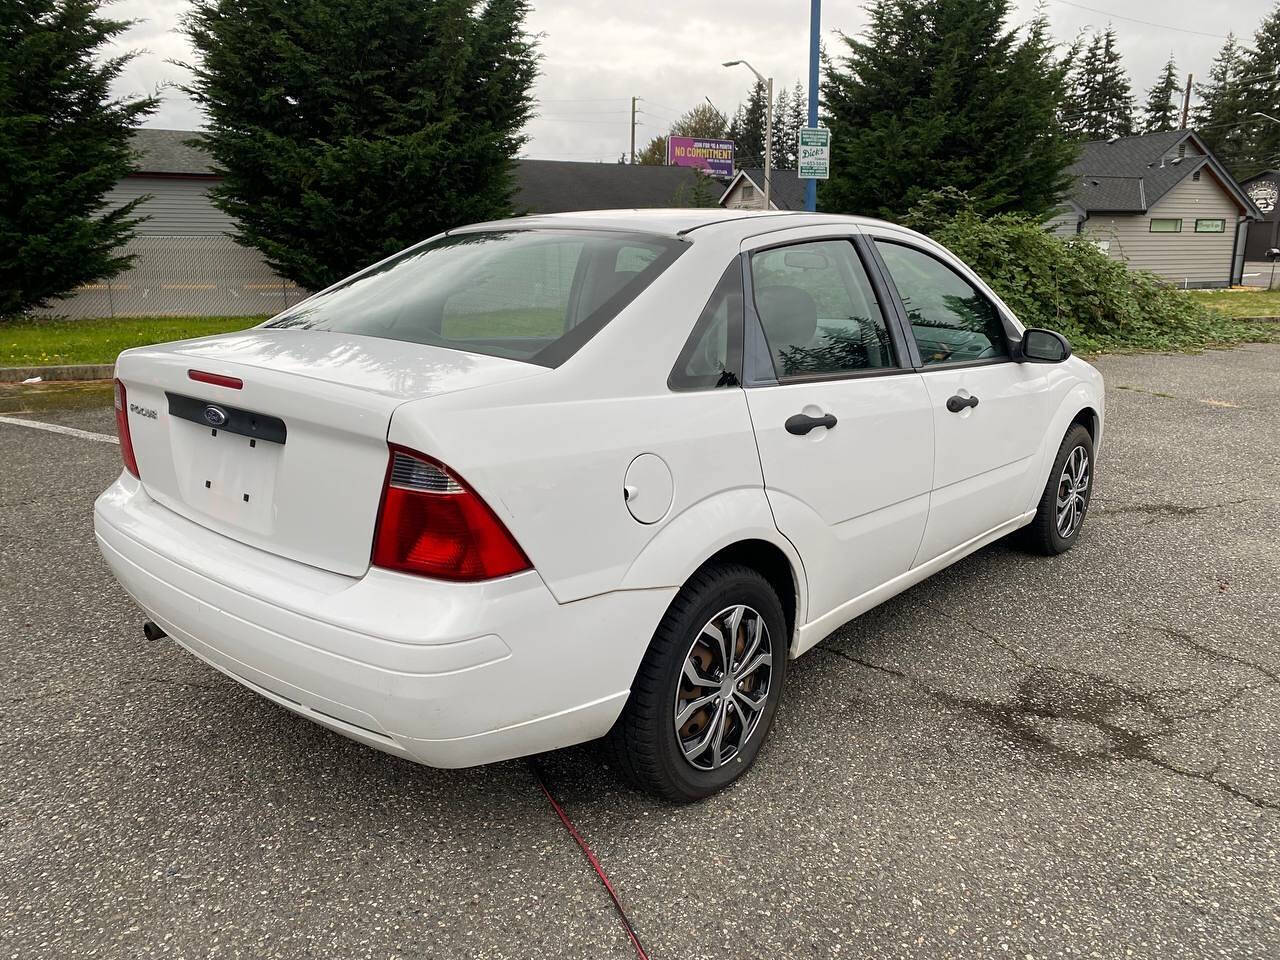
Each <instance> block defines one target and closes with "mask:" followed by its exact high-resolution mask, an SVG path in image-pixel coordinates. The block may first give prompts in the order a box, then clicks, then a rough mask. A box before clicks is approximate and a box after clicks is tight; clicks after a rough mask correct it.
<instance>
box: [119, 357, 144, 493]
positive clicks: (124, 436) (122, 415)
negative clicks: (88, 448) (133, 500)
mask: <svg viewBox="0 0 1280 960" xmlns="http://www.w3.org/2000/svg"><path fill="white" fill-rule="evenodd" d="M116 436H117V437H119V438H120V459H121V460H123V461H124V468H125V469H126V470H128V471H129V472H130V473H132V474H133V475H134V476H135V477H137V478H138V479H139V480H141V479H142V475H141V474H139V473H138V458H137V457H135V456H134V455H133V438H132V437H131V436H129V395H128V394H127V393H126V392H125V389H124V384H123V383H121V382H120V381H119V380H116Z"/></svg>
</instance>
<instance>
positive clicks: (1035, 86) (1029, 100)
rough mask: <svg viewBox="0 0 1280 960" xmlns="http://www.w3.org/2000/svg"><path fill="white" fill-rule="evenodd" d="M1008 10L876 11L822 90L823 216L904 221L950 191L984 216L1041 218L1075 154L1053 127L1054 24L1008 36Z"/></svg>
mask: <svg viewBox="0 0 1280 960" xmlns="http://www.w3.org/2000/svg"><path fill="white" fill-rule="evenodd" d="M1009 11H1010V3H1009V0H874V2H873V3H872V4H871V6H870V7H869V8H868V13H869V15H870V25H869V26H868V28H867V31H866V34H865V35H864V36H862V37H851V36H847V35H844V36H842V38H841V39H842V42H843V44H844V48H845V49H844V55H843V56H842V57H840V58H839V59H837V60H830V59H828V60H827V61H826V63H825V67H824V79H823V87H822V95H823V106H824V114H825V120H826V123H827V126H829V127H830V129H831V135H832V158H831V161H832V171H831V179H830V180H828V181H827V182H826V183H825V184H822V185H820V190H819V201H820V205H821V206H822V208H823V209H824V210H832V211H840V212H846V213H862V214H879V215H881V216H885V217H889V218H897V217H901V216H902V215H903V214H905V213H906V211H907V209H908V208H910V207H911V206H912V205H913V204H914V203H915V202H916V200H917V199H919V198H920V197H921V196H923V195H924V194H926V193H929V192H930V191H932V190H937V189H939V188H942V187H946V186H951V187H955V188H958V189H960V190H963V191H965V192H966V193H968V194H969V195H970V196H971V197H972V198H973V201H974V205H975V207H976V208H977V209H978V210H979V211H980V212H982V213H995V212H999V211H1019V212H1024V213H1029V214H1032V215H1036V216H1039V215H1045V214H1048V213H1049V212H1050V211H1052V210H1053V209H1055V208H1056V207H1057V206H1058V204H1059V203H1060V198H1061V196H1062V194H1063V192H1064V191H1065V189H1066V187H1067V186H1068V183H1069V178H1068V177H1067V176H1066V175H1065V172H1064V171H1065V168H1066V167H1067V166H1068V165H1069V164H1070V163H1071V161H1072V159H1073V158H1074V156H1075V150H1076V148H1075V146H1074V145H1073V144H1072V143H1071V142H1070V140H1069V139H1068V138H1067V137H1066V136H1065V135H1064V132H1063V130H1062V128H1061V125H1060V122H1059V120H1058V116H1057V114H1058V109H1059V105H1060V102H1061V99H1062V95H1063V74H1062V69H1061V67H1060V66H1059V64H1058V63H1056V62H1055V60H1054V58H1053V46H1052V44H1051V42H1050V41H1049V35H1048V23H1047V21H1046V20H1045V19H1044V18H1043V17H1037V18H1035V19H1034V20H1032V21H1031V23H1030V24H1028V25H1027V27H1026V29H1025V31H1024V32H1023V33H1022V34H1021V36H1019V31H1017V30H1016V29H1010V28H1009V27H1008V26H1007V21H1008V17H1009Z"/></svg>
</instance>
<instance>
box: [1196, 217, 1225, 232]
mask: <svg viewBox="0 0 1280 960" xmlns="http://www.w3.org/2000/svg"><path fill="white" fill-rule="evenodd" d="M1226 229H1227V221H1225V220H1197V221H1196V233H1222V232H1223V231H1224V230H1226Z"/></svg>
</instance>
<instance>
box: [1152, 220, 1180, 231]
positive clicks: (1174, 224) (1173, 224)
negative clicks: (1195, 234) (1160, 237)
mask: <svg viewBox="0 0 1280 960" xmlns="http://www.w3.org/2000/svg"><path fill="white" fill-rule="evenodd" d="M1151 232H1152V233H1181V232H1182V221H1181V220H1173V219H1160V218H1158V217H1153V218H1152V219H1151Z"/></svg>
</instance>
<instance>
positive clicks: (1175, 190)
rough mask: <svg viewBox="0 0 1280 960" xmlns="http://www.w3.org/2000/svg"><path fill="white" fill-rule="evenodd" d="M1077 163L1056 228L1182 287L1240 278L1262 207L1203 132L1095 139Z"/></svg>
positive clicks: (1228, 282)
mask: <svg viewBox="0 0 1280 960" xmlns="http://www.w3.org/2000/svg"><path fill="white" fill-rule="evenodd" d="M1069 172H1070V174H1071V176H1072V178H1073V180H1072V186H1071V189H1070V191H1069V193H1068V196H1067V198H1066V203H1065V204H1064V207H1063V209H1062V210H1061V211H1059V213H1058V214H1057V215H1056V216H1055V217H1054V218H1053V219H1052V220H1051V221H1050V222H1049V228H1050V229H1051V230H1052V231H1053V232H1054V233H1056V234H1058V235H1060V236H1071V235H1076V234H1079V235H1083V236H1087V237H1089V238H1090V239H1092V240H1093V241H1094V242H1095V243H1096V244H1097V245H1098V246H1099V247H1100V248H1101V249H1102V250H1103V251H1105V252H1106V254H1107V255H1108V256H1110V257H1112V258H1114V259H1116V260H1122V261H1124V262H1125V263H1127V264H1128V265H1129V266H1130V267H1132V268H1134V269H1140V270H1148V271H1150V272H1151V273H1154V274H1156V275H1157V276H1159V277H1162V278H1164V279H1165V280H1167V281H1169V282H1170V283H1173V284H1176V285H1178V286H1182V287H1226V286H1230V285H1231V284H1232V283H1239V282H1240V279H1241V274H1242V272H1243V264H1244V236H1245V230H1246V228H1247V226H1248V224H1249V222H1250V221H1252V220H1256V219H1259V218H1260V216H1261V214H1260V213H1259V211H1258V208H1257V206H1256V205H1255V204H1254V203H1253V201H1252V200H1251V199H1250V198H1249V196H1248V195H1247V194H1246V193H1245V192H1244V190H1242V189H1241V188H1240V185H1239V184H1238V183H1236V181H1235V180H1234V179H1232V177H1231V174H1229V173H1228V172H1227V170H1226V168H1225V167H1223V166H1222V164H1221V163H1219V162H1218V159H1217V158H1216V157H1215V156H1214V155H1213V153H1212V152H1211V151H1210V150H1209V148H1208V147H1207V146H1206V145H1205V143H1204V141H1203V140H1201V139H1200V137H1199V136H1197V135H1196V133H1195V131H1193V130H1171V131H1168V132H1166V133H1150V134H1145V135H1143V136H1136V137H1119V138H1116V139H1113V140H1095V141H1091V142H1089V143H1085V144H1083V145H1082V147H1081V152H1080V157H1079V159H1077V160H1076V162H1075V163H1074V164H1072V166H1071V167H1070V169H1069Z"/></svg>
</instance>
